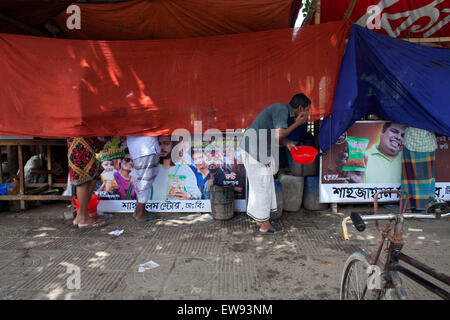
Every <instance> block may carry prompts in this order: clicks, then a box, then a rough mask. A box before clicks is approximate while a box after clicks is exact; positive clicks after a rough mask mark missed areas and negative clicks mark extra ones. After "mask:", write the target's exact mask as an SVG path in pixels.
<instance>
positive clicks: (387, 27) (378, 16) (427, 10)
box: [320, 0, 450, 38]
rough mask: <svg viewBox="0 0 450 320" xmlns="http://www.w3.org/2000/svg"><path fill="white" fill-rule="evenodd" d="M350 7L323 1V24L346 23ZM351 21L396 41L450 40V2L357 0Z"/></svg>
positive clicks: (344, 0) (347, 0) (342, 2)
mask: <svg viewBox="0 0 450 320" xmlns="http://www.w3.org/2000/svg"><path fill="white" fill-rule="evenodd" d="M350 3H351V0H339V1H336V0H321V11H320V12H321V15H320V22H329V21H337V20H341V19H343V18H344V15H345V12H346V11H347V8H348V7H349V5H350ZM373 5H377V6H378V7H379V10H377V11H374V9H369V7H370V6H373ZM368 11H369V12H368ZM350 20H351V21H352V22H354V23H357V24H359V25H360V26H362V27H368V28H369V29H372V30H374V31H378V32H381V33H384V34H387V35H390V36H391V37H395V38H429V37H431V38H435V37H449V36H450V0H382V1H380V0H358V1H356V3H355V6H354V8H353V11H352V14H351V16H350ZM377 20H378V21H379V23H378V21H377ZM378 26H379V28H378Z"/></svg>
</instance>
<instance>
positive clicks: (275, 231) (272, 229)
mask: <svg viewBox="0 0 450 320" xmlns="http://www.w3.org/2000/svg"><path fill="white" fill-rule="evenodd" d="M259 233H260V234H264V235H266V234H273V235H281V234H284V231H283V229H281V228H280V227H278V226H274V225H270V227H269V229H267V231H266V232H263V231H259Z"/></svg>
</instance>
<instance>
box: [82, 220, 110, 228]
mask: <svg viewBox="0 0 450 320" xmlns="http://www.w3.org/2000/svg"><path fill="white" fill-rule="evenodd" d="M104 226H106V221H105V220H103V221H97V220H96V221H94V223H91V224H78V229H80V230H88V229H96V228H102V227H104Z"/></svg>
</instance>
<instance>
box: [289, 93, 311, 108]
mask: <svg viewBox="0 0 450 320" xmlns="http://www.w3.org/2000/svg"><path fill="white" fill-rule="evenodd" d="M289 104H290V105H291V107H292V108H298V107H299V106H302V107H303V108H307V107H309V105H310V104H311V100H309V98H308V97H307V96H306V95H305V94H303V93H297V94H296V95H295V96H293V97H292V99H291V102H289Z"/></svg>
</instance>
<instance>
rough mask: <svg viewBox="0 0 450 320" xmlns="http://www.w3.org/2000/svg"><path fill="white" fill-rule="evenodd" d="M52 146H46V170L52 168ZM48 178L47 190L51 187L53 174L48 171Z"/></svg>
mask: <svg viewBox="0 0 450 320" xmlns="http://www.w3.org/2000/svg"><path fill="white" fill-rule="evenodd" d="M51 148H52V147H51V146H47V170H49V171H50V170H52V149H51ZM47 178H48V190H51V189H53V175H52V174H51V173H49V174H48V175H47Z"/></svg>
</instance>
